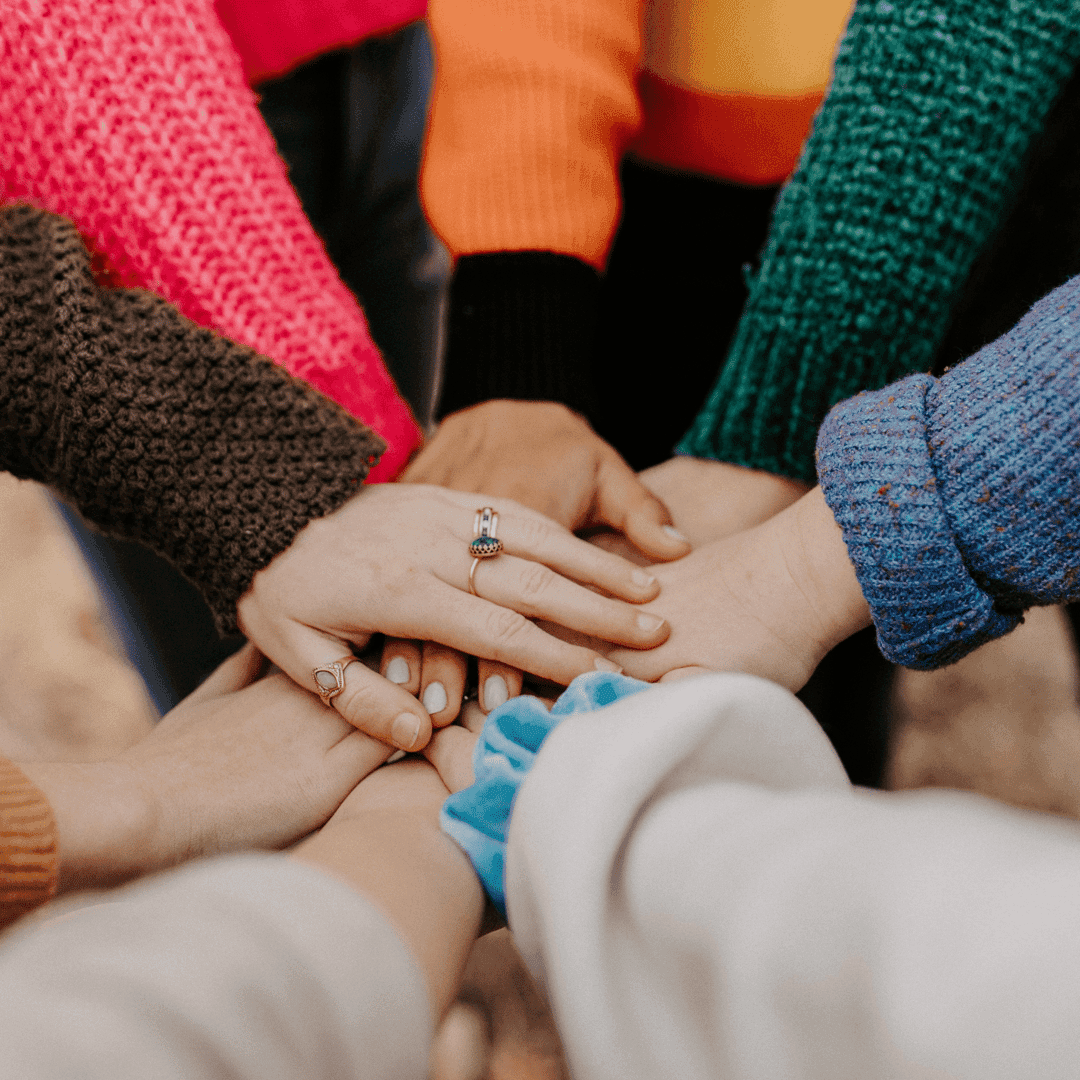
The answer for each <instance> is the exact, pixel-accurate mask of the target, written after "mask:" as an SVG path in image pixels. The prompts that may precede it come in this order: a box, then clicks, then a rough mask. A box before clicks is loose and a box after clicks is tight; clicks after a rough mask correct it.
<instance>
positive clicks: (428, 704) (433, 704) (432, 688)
mask: <svg viewBox="0 0 1080 1080" xmlns="http://www.w3.org/2000/svg"><path fill="white" fill-rule="evenodd" d="M446 700H447V698H446V687H445V686H443V684H442V683H441V682H433V683H428V687H427V689H426V690H425V691H424V708H425V709H427V711H428V713H429V714H434V713H437V712H442V711H443V709H445V708H446Z"/></svg>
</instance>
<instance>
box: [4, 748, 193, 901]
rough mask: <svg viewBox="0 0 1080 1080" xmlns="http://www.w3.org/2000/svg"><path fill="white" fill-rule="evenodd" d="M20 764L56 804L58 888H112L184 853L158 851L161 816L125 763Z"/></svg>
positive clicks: (54, 806)
mask: <svg viewBox="0 0 1080 1080" xmlns="http://www.w3.org/2000/svg"><path fill="white" fill-rule="evenodd" d="M19 768H20V769H21V770H22V771H23V773H24V774H25V775H26V777H27V779H29V780H30V781H31V783H33V784H34V785H35V786H36V787H37V788H38V789H39V790H40V791H41V792H42V794H44V796H45V797H46V799H47V800H48V801H49V805H50V807H51V808H52V812H53V817H54V820H55V822H56V848H57V891H58V892H70V891H72V890H75V889H103V888H109V887H111V886H114V885H120V884H122V883H123V882H125V881H130V880H132V879H133V878H136V877H139V876H140V875H142V874H145V873H149V872H151V871H153V870H158V869H162V868H163V867H165V866H167V865H171V863H173V862H176V861H179V853H176V852H172V853H168V852H163V851H160V850H157V851H155V846H156V845H155V842H154V834H155V832H156V831H157V830H156V829H155V824H154V823H155V818H156V817H157V815H156V814H155V812H154V809H153V805H152V803H151V800H150V799H149V798H148V796H147V791H146V787H145V786H144V785H143V784H142V782H141V781H140V778H139V776H138V774H137V772H136V771H135V770H134V769H133V768H131V767H130V766H129V765H128V764H127V763H126V762H123V761H117V760H114V761H95V762H29V763H26V764H20V766H19Z"/></svg>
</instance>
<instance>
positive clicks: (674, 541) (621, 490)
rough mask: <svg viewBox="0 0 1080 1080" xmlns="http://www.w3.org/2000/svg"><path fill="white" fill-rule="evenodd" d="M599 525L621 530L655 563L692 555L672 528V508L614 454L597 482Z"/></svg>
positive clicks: (606, 460) (679, 534) (683, 537)
mask: <svg viewBox="0 0 1080 1080" xmlns="http://www.w3.org/2000/svg"><path fill="white" fill-rule="evenodd" d="M596 511H597V512H596V517H597V518H598V519H599V521H597V522H596V523H597V524H604V525H610V526H611V527H612V528H613V529H618V531H619V532H621V533H623V534H624V535H625V536H626V538H627V539H628V540H629V541H630V542H631V543H632V544H633V545H634V546H635V547H636V548H638V549H639V550H641V551H642V552H644V553H645V554H646V555H648V556H649V557H650V558H651V559H654V560H656V561H659V562H667V561H669V560H671V559H681V558H682V556H683V555H686V554H688V553H689V552H690V542H689V540H687V539H686V537H685V536H683V535H682V533H680V532H679V531H678V530H677V529H675V528H674V527H673V526H672V524H671V514H670V513H669V512H668V508H667V507H666V506H665V505H664V504H663V503H662V502H661V501H660V500H659V499H658V498H657V497H656V496H655V495H654V494H653V493H652V492H651V491H649V489H648V488H647V487H645V485H644V484H643V483H642V482H641V481H640V480H639V479H638V476H637V473H635V472H634V470H633V469H631V468H630V466H629V465H627V463H626V462H625V461H624V460H623V459H622V458H621V457H619V455H618V454H616V453H615V452H614V451H612V453H611V455H610V456H609V457H608V458H607V459H605V461H604V462H603V464H601V466H600V470H599V473H598V475H597V479H596Z"/></svg>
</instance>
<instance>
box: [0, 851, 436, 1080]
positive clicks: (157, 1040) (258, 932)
mask: <svg viewBox="0 0 1080 1080" xmlns="http://www.w3.org/2000/svg"><path fill="white" fill-rule="evenodd" d="M3 946H4V947H3V949H2V950H0V1002H3V1006H2V1007H0V1076H3V1077H9V1076H10V1077H13V1078H14V1077H20V1078H38V1077H40V1078H46V1077H48V1078H62V1077H79V1078H80V1080H99V1078H100V1080H123V1078H128V1077H130V1078H132V1080H135V1078H137V1080H151V1078H152V1080H211V1078H212V1080H249V1078H250V1080H390V1078H393V1080H406V1078H409V1080H421V1078H423V1077H425V1076H426V1075H427V1064H428V1047H429V1045H430V1041H431V1016H430V1005H429V1002H428V997H427V992H426V990H425V987H424V983H423V978H422V976H421V974H420V972H419V970H418V968H417V967H416V965H415V964H414V963H413V961H412V959H411V957H410V955H409V953H408V951H407V950H406V948H405V945H404V944H403V943H402V941H401V939H400V938H399V937H398V935H397V934H396V933H395V931H394V930H393V928H392V927H391V926H390V924H389V923H388V922H387V921H386V919H385V918H384V917H383V916H382V915H381V914H380V913H379V912H378V911H377V910H376V909H375V908H374V907H372V906H371V905H370V904H368V903H367V902H366V901H364V900H362V899H361V898H360V897H359V896H357V895H356V894H355V893H354V892H353V891H352V890H351V889H349V888H348V887H347V886H345V885H344V884H341V883H339V882H337V881H334V880H333V879H331V878H330V877H328V876H326V875H324V874H321V873H319V872H318V871H316V870H314V869H312V868H310V867H307V866H303V865H301V864H299V863H296V862H294V861H293V860H291V859H288V858H285V857H283V856H281V855H243V856H233V857H229V858H222V859H215V860H212V861H207V862H201V863H197V864H192V865H191V866H189V867H186V868H184V869H181V870H176V871H173V872H171V873H169V874H166V875H162V876H161V877H159V878H156V879H152V880H149V881H146V882H144V883H141V884H139V885H135V886H131V887H129V888H126V889H123V890H118V891H116V892H114V893H110V894H103V898H102V900H101V902H100V903H92V904H90V905H89V906H81V907H78V908H76V909H74V910H70V911H68V912H67V913H66V914H60V915H59V916H57V917H54V918H53V919H48V920H45V921H44V924H42V922H41V921H37V920H35V921H34V922H32V923H31V924H29V925H27V926H26V927H25V929H19V928H16V929H15V930H14V931H13V932H12V933H11V934H10V935H8V936H7V937H5V939H4V941H3Z"/></svg>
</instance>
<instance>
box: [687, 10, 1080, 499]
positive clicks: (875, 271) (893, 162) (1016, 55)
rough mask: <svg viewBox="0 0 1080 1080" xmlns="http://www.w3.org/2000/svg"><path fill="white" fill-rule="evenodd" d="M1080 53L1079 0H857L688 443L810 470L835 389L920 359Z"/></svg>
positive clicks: (930, 351) (694, 450)
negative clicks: (810, 130)
mask: <svg viewBox="0 0 1080 1080" xmlns="http://www.w3.org/2000/svg"><path fill="white" fill-rule="evenodd" d="M1078 57H1080V3H1078V2H1077V0H949V2H948V3H945V2H942V0H938V2H936V3H935V2H934V0H859V2H858V4H857V5H856V7H855V10H854V12H853V14H852V17H851V21H850V23H849V25H848V29H847V32H846V34H845V36H844V38H843V40H842V42H841V44H840V47H839V50H838V53H837V57H836V64H835V73H834V78H833V85H832V88H831V90H830V92H829V95H828V97H827V98H826V101H825V103H824V105H823V107H822V110H821V112H820V113H819V115H818V117H817V120H816V122H815V124H814V130H813V133H812V135H811V137H810V139H809V140H808V142H807V145H806V148H805V150H804V152H803V156H802V158H801V160H800V162H799V167H798V169H797V171H796V172H795V175H794V176H793V177H792V179H791V181H790V183H789V184H788V185H787V187H786V188H785V189H784V192H783V194H782V196H781V198H780V199H779V201H778V203H777V207H776V211H775V215H774V218H773V222H772V228H771V230H770V233H769V237H768V240H767V241H766V245H765V248H764V250H763V252H762V256H761V263H760V268H759V270H758V272H757V275H756V278H755V279H754V280H753V282H752V284H751V289H750V296H749V299H748V300H747V304H746V308H745V310H744V312H743V316H742V320H741V322H740V324H739V327H738V329H737V331H736V334H735V337H734V339H733V341H732V345H731V348H730V350H729V353H728V356H727V359H726V362H725V364H724V366H723V368H722V370H721V372H720V375H719V377H718V379H717V382H716V384H715V385H714V387H713V389H712V392H711V393H710V396H709V398H708V401H707V403H706V405H705V407H704V408H703V409H702V411H701V412H700V413H699V415H698V416H697V418H696V420H695V422H694V425H693V427H692V428H691V430H690V431H689V432H688V434H687V435H686V436H685V437H684V439H683V441H682V442H681V443H680V445H679V448H678V450H679V452H680V453H684V454H693V455H696V456H698V457H708V458H716V459H719V460H722V461H729V462H733V463H735V464H739V465H746V466H749V467H751V468H757V469H764V470H767V471H769V472H772V473H777V474H780V475H784V476H790V477H793V478H795V479H799V480H804V481H807V482H810V483H812V482H813V481H814V478H815V472H814V441H815V436H816V433H817V429H818V426H819V425H820V424H821V422H822V420H823V419H824V417H825V414H826V413H827V412H828V411H829V409H830V408H831V407H832V406H833V405H834V404H835V403H836V402H838V401H842V400H843V399H845V398H847V397H850V396H851V395H852V394H854V393H856V392H858V391H859V390H865V389H874V388H878V387H881V386H884V385H886V384H887V383H889V382H892V381H893V380H895V379H897V378H899V377H901V376H903V375H905V374H908V373H909V372H913V371H920V370H927V369H928V368H929V366H930V365H931V363H932V361H933V357H934V354H935V351H936V349H937V347H938V345H939V344H940V342H941V339H942V337H943V336H944V333H945V331H946V329H947V328H948V323H949V317H950V312H951V309H952V306H953V304H954V303H955V301H956V298H957V295H958V293H959V290H960V289H961V287H962V286H963V284H964V281H965V279H966V277H967V275H968V273H969V271H970V269H971V265H972V262H973V261H974V259H975V257H976V255H977V254H978V252H979V249H980V247H981V246H982V245H983V244H984V243H985V242H986V240H987V239H988V238H989V237H990V235H991V233H992V232H993V230H994V229H995V227H996V226H997V224H998V222H999V220H1000V219H1001V217H1002V216H1003V212H1004V210H1005V207H1006V205H1007V203H1008V200H1009V197H1010V194H1011V193H1012V191H1013V190H1014V188H1015V185H1016V183H1017V181H1018V179H1019V174H1020V171H1021V169H1022V167H1023V163H1024V158H1025V155H1026V153H1027V150H1028V148H1029V146H1030V144H1031V142H1032V140H1033V138H1034V137H1035V136H1036V134H1037V133H1038V132H1039V130H1040V128H1041V125H1042V123H1043V120H1044V118H1045V116H1046V114H1047V112H1048V111H1049V109H1050V106H1051V105H1052V103H1053V101H1054V99H1055V97H1056V96H1057V94H1058V91H1059V90H1060V89H1061V87H1062V86H1063V84H1064V82H1065V80H1066V79H1067V78H1068V76H1069V74H1070V72H1071V70H1072V67H1073V64H1074V63H1075V61H1076V59H1077V58H1078Z"/></svg>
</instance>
